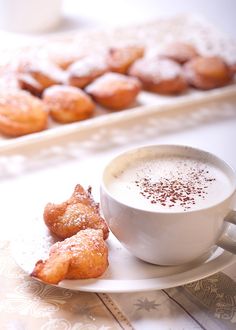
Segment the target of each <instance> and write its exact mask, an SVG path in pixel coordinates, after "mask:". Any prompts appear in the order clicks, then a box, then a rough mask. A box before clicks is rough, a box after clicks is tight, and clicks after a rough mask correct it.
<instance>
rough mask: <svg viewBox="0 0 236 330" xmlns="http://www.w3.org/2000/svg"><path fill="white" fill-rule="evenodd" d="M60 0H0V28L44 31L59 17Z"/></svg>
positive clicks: (18, 30)
mask: <svg viewBox="0 0 236 330" xmlns="http://www.w3.org/2000/svg"><path fill="white" fill-rule="evenodd" d="M61 6H62V0H0V28H1V29H4V30H8V31H14V32H26V33H28V32H29V33H31V32H46V31H49V30H50V29H52V28H54V27H56V26H57V25H58V24H59V22H60V19H61Z"/></svg>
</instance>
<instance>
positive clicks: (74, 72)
mask: <svg viewBox="0 0 236 330" xmlns="http://www.w3.org/2000/svg"><path fill="white" fill-rule="evenodd" d="M67 71H68V77H67V81H68V84H69V85H71V86H76V87H79V88H83V87H85V86H86V85H88V84H89V83H91V82H92V81H93V80H94V79H95V78H97V77H99V76H101V75H102V74H104V73H105V72H107V71H108V65H107V63H106V60H105V57H103V56H100V55H99V56H87V57H84V58H82V59H81V60H79V61H76V62H75V63H73V64H72V65H70V66H69V68H68V70H67Z"/></svg>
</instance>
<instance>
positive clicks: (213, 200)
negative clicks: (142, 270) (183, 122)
mask: <svg viewBox="0 0 236 330" xmlns="http://www.w3.org/2000/svg"><path fill="white" fill-rule="evenodd" d="M235 183H236V175H235V172H234V171H233V169H232V168H231V167H230V166H229V165H228V164H226V163H225V162H224V161H223V160H221V159H220V158H218V157H217V156H215V155H213V154H211V153H209V152H206V151H203V150H199V149H196V148H191V147H187V146H177V145H152V146H145V147H140V148H137V149H133V150H130V151H127V152H124V153H122V154H120V155H118V156H117V157H116V158H114V159H112V160H111V161H110V162H109V164H108V165H107V166H106V168H105V169H104V173H103V178H102V183H101V208H102V211H103V215H104V217H105V219H106V221H107V223H108V225H109V227H110V229H111V231H112V233H113V234H114V235H115V236H116V238H117V239H118V240H119V241H120V243H121V244H122V245H123V246H124V247H126V248H127V249H128V250H129V251H130V252H131V253H132V254H133V255H134V256H136V257H138V258H140V259H142V260H144V261H147V262H150V263H153V264H158V265H180V264H184V263H188V262H193V261H194V262H195V261H196V262H197V261H198V262H199V260H203V259H204V258H205V256H209V253H211V251H212V250H214V249H215V248H216V247H217V246H220V247H222V248H224V249H226V250H228V251H230V252H232V253H236V243H235V241H233V239H231V238H230V237H229V236H228V235H227V233H228V228H229V222H231V223H234V224H236V212H235V211H233V208H234V203H235V195H236V188H235V186H236V185H235Z"/></svg>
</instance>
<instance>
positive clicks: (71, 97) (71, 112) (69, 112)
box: [43, 85, 95, 124]
mask: <svg viewBox="0 0 236 330" xmlns="http://www.w3.org/2000/svg"><path fill="white" fill-rule="evenodd" d="M43 101H44V103H45V104H46V107H47V109H48V111H49V114H50V115H51V117H52V118H53V119H54V120H55V121H57V122H59V123H63V124H64V123H72V122H75V121H79V120H83V119H87V118H89V117H91V116H92V114H93V112H94V109H95V104H94V103H93V101H92V99H91V98H90V97H89V95H87V94H86V93H84V92H83V91H82V90H81V89H79V88H76V87H73V86H62V85H55V86H52V87H49V88H47V89H45V91H44V93H43Z"/></svg>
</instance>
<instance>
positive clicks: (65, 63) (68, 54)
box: [49, 44, 85, 70]
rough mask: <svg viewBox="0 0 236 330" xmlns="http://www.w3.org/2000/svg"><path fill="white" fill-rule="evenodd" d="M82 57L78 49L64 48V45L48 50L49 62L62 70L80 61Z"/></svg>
mask: <svg viewBox="0 0 236 330" xmlns="http://www.w3.org/2000/svg"><path fill="white" fill-rule="evenodd" d="M84 56H85V55H84V54H82V53H81V50H80V49H74V48H73V49H72V48H70V47H67V48H66V47H65V45H64V44H63V45H59V47H56V49H50V50H49V59H50V61H52V62H53V63H54V64H55V65H56V66H59V67H60V68H61V69H62V70H66V69H67V68H68V67H69V66H70V65H71V64H72V63H74V62H76V61H78V60H80V59H81V58H83V57H84Z"/></svg>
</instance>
